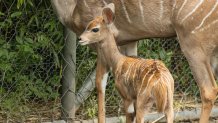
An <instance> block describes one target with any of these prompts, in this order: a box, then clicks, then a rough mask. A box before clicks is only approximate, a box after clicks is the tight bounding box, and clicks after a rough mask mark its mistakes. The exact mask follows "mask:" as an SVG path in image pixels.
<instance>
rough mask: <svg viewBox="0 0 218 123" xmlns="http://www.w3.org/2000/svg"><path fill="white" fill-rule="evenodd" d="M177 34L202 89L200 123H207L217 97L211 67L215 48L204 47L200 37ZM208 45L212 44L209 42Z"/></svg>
mask: <svg viewBox="0 0 218 123" xmlns="http://www.w3.org/2000/svg"><path fill="white" fill-rule="evenodd" d="M177 34H178V37H179V40H180V46H181V49H182V51H183V53H184V55H185V56H186V58H187V60H188V62H189V65H190V67H191V70H192V72H193V75H194V78H195V80H196V82H197V84H198V86H199V89H200V94H201V100H202V110H201V116H200V123H207V122H208V121H209V117H210V112H211V110H212V108H213V105H214V101H215V100H216V95H217V85H216V81H215V79H214V76H213V73H212V69H211V66H210V57H211V53H212V52H213V47H208V46H207V47H206V45H203V43H202V42H203V41H201V39H197V37H198V36H196V35H195V37H194V36H193V35H191V34H190V35H189V36H186V37H184V35H183V36H182V35H180V33H177ZM208 40H209V39H208ZM207 43H210V42H209V41H208V42H207Z"/></svg>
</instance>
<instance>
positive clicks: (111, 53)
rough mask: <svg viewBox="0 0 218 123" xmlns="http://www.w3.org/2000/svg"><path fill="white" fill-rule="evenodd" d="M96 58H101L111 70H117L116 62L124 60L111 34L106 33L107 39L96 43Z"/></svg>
mask: <svg viewBox="0 0 218 123" xmlns="http://www.w3.org/2000/svg"><path fill="white" fill-rule="evenodd" d="M97 52H98V57H99V58H103V59H102V61H104V62H105V63H107V66H108V67H110V68H112V70H114V69H116V68H117V65H118V62H120V61H122V59H124V58H125V56H124V55H122V54H121V53H120V51H119V49H118V47H117V44H116V42H115V39H114V35H113V34H112V33H110V32H109V33H108V35H107V37H106V38H105V39H104V40H102V41H101V42H98V43H97Z"/></svg>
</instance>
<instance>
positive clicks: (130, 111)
mask: <svg viewBox="0 0 218 123" xmlns="http://www.w3.org/2000/svg"><path fill="white" fill-rule="evenodd" d="M134 111H135V110H134V105H133V102H132V103H131V104H130V105H129V107H128V110H127V112H128V113H134Z"/></svg>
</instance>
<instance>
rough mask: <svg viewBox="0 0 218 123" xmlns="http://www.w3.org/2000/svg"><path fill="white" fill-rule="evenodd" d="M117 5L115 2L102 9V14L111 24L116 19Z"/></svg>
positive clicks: (107, 22)
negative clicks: (115, 5)
mask: <svg viewBox="0 0 218 123" xmlns="http://www.w3.org/2000/svg"><path fill="white" fill-rule="evenodd" d="M114 12H115V7H114V4H113V3H110V4H108V5H106V6H105V7H104V8H103V10H102V16H103V19H104V21H105V22H106V24H111V23H113V22H114V19H115V15H114Z"/></svg>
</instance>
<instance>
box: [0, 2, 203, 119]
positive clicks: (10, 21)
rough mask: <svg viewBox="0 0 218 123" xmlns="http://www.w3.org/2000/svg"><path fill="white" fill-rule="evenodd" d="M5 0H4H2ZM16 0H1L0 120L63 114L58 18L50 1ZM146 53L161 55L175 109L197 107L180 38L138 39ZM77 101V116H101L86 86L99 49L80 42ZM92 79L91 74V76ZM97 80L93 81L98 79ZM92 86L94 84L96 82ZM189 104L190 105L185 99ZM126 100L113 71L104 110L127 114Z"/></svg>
mask: <svg viewBox="0 0 218 123" xmlns="http://www.w3.org/2000/svg"><path fill="white" fill-rule="evenodd" d="M0 1H1V0H0ZM25 2H26V3H23V4H21V3H18V2H17V1H16V0H8V1H6V0H3V1H1V2H0V122H1V121H3V122H4V121H10V122H22V121H26V122H33V121H36V122H42V121H53V120H55V119H59V118H60V117H61V109H63V107H62V106H61V99H62V97H63V95H62V96H61V91H60V89H61V78H62V74H63V70H64V65H63V63H64V62H65V54H64V53H63V49H64V48H65V47H66V41H67V40H66V38H64V33H63V32H64V29H63V26H62V25H61V24H60V22H59V21H58V20H57V17H56V15H55V13H54V12H53V10H52V7H51V4H50V2H49V1H42V0H41V1H38V2H36V1H34V2H31V1H30V0H26V1H25ZM138 54H139V56H140V57H143V58H155V59H161V60H163V61H164V63H165V64H166V65H167V66H168V67H169V69H170V71H171V73H173V77H174V79H175V96H174V97H175V101H174V107H175V109H176V110H179V109H182V108H186V107H188V108H190V107H195V105H198V103H199V90H198V88H197V86H196V84H195V82H194V80H193V77H192V73H191V71H190V69H189V65H188V63H187V61H186V59H185V57H184V56H183V55H182V53H181V51H180V48H179V44H178V42H177V41H176V39H146V40H143V41H140V42H139V43H138ZM76 56H77V57H76V62H75V64H76V71H72V73H71V74H72V76H76V83H77V88H76V91H72V90H70V89H69V90H68V91H70V92H71V93H72V94H75V97H76V99H75V102H78V101H79V102H80V101H83V100H85V96H84V95H83V94H84V93H80V90H81V89H82V90H83V92H84V90H85V92H87V93H89V92H91V95H90V96H89V98H88V99H87V100H86V101H85V102H84V103H82V104H81V105H80V108H79V110H78V111H77V113H76V119H89V118H94V117H96V116H97V93H96V90H95V89H94V91H92V89H93V88H87V86H84V81H85V80H87V79H89V78H90V77H91V76H89V75H91V73H92V72H93V71H94V69H95V66H96V53H95V51H93V50H91V49H90V48H88V47H84V46H80V45H78V44H77V46H76ZM92 80H93V79H92ZM94 83H95V82H94V81H90V83H89V84H91V85H94ZM92 87H93V86H92ZM186 104H187V105H186ZM122 110H123V107H122V101H121V99H120V97H119V94H118V93H117V91H116V89H115V88H114V82H113V76H112V75H110V76H109V79H108V85H107V89H106V111H107V112H106V115H107V116H108V117H110V116H120V115H122V114H123V111H122Z"/></svg>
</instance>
